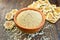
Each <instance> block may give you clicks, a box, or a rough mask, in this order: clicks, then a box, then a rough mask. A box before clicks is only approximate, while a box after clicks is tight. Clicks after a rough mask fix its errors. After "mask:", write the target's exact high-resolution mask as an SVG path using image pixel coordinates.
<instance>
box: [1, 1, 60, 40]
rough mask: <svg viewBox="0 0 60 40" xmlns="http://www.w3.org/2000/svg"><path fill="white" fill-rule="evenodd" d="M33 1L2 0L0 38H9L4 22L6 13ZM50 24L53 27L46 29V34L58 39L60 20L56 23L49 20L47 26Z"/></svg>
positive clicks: (55, 39)
mask: <svg viewBox="0 0 60 40" xmlns="http://www.w3.org/2000/svg"><path fill="white" fill-rule="evenodd" d="M34 1H35V0H34ZM32 2H33V0H0V40H7V39H8V38H9V37H8V36H7V34H6V32H5V29H4V27H3V24H4V22H5V18H4V17H5V14H6V13H7V12H9V11H10V10H12V9H21V8H23V7H26V6H28V5H29V4H31V3H32ZM48 25H52V26H53V27H51V26H50V28H49V29H44V32H45V35H46V36H47V37H50V38H51V40H58V34H57V33H59V35H60V28H59V27H60V21H58V22H57V23H56V25H55V24H51V23H49V22H47V26H48ZM40 37H41V36H40ZM36 40H37V38H36Z"/></svg>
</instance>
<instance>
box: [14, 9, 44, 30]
mask: <svg viewBox="0 0 60 40" xmlns="http://www.w3.org/2000/svg"><path fill="white" fill-rule="evenodd" d="M25 10H34V11H37V12H39V13H40V14H41V16H42V21H41V23H40V25H38V26H37V27H36V28H26V27H23V26H21V25H20V24H19V23H18V22H17V20H16V18H17V16H18V15H19V14H20V13H21V12H23V11H25ZM14 21H15V23H16V24H17V25H18V26H19V27H20V28H23V29H38V28H42V26H43V25H44V23H45V15H44V14H43V13H42V12H41V11H39V10H37V9H33V8H23V9H20V10H19V11H18V12H17V13H16V15H15V16H14ZM27 21H28V20H27Z"/></svg>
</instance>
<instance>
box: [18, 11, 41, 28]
mask: <svg viewBox="0 0 60 40" xmlns="http://www.w3.org/2000/svg"><path fill="white" fill-rule="evenodd" d="M41 21H42V16H41V14H40V13H39V12H37V11H34V10H26V11H23V12H21V13H20V14H19V15H18V16H17V22H18V23H19V24H20V25H21V26H24V27H26V28H36V27H37V26H39V25H40V23H41Z"/></svg>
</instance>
